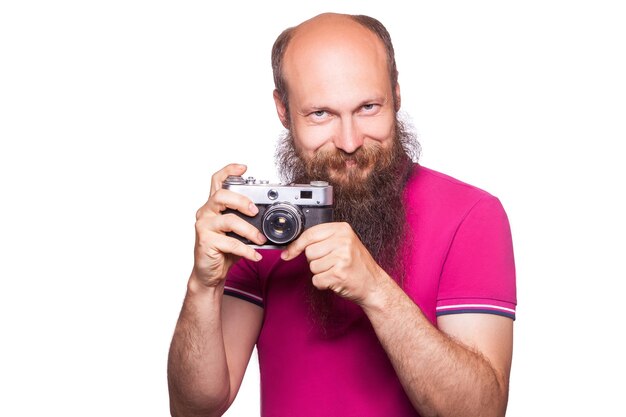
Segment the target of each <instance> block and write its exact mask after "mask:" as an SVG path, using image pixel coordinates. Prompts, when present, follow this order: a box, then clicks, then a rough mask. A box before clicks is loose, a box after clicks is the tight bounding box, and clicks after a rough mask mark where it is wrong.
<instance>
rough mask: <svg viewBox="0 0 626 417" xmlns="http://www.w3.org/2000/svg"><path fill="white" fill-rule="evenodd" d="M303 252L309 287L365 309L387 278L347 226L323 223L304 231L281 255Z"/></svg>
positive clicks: (293, 256)
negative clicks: (311, 285) (308, 270)
mask: <svg viewBox="0 0 626 417" xmlns="http://www.w3.org/2000/svg"><path fill="white" fill-rule="evenodd" d="M302 252H304V253H305V255H306V257H307V260H308V262H309V268H310V269H311V272H312V273H313V285H314V286H315V287H316V288H317V289H319V290H326V289H329V290H332V291H334V292H335V293H337V294H339V295H340V296H342V297H344V298H347V299H349V300H352V301H354V302H355V303H357V304H359V305H361V306H365V305H367V304H369V303H373V302H374V301H375V299H376V297H377V294H379V292H380V291H381V288H382V284H383V283H384V282H386V278H387V279H389V276H388V275H387V274H386V273H385V271H384V270H383V269H382V268H381V267H380V266H379V265H378V264H377V263H376V261H375V260H374V259H373V258H372V256H371V255H370V253H369V252H368V250H367V249H366V248H365V246H363V243H362V242H361V240H360V239H359V238H358V236H357V235H356V233H355V232H354V230H352V227H350V225H349V224H348V223H324V224H320V225H317V226H313V227H311V228H310V229H307V230H305V231H304V232H303V233H302V235H301V236H300V237H299V238H298V239H296V240H295V241H294V242H292V243H291V244H290V245H289V246H288V247H287V248H286V249H285V251H283V253H282V254H281V257H282V259H283V260H290V259H293V258H295V257H296V256H298V255H299V254H301V253H302Z"/></svg>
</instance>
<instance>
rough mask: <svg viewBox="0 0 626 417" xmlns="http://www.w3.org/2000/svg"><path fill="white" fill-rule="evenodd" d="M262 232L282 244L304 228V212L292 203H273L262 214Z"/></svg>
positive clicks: (269, 238) (270, 239) (276, 242)
mask: <svg viewBox="0 0 626 417" xmlns="http://www.w3.org/2000/svg"><path fill="white" fill-rule="evenodd" d="M262 226H263V233H264V234H265V237H267V239H268V240H269V241H271V242H273V243H275V244H277V245H284V244H287V243H289V242H291V241H292V240H294V239H295V238H296V237H298V236H299V235H300V233H301V232H302V230H303V228H304V214H303V213H302V211H301V210H300V209H299V208H298V207H297V206H294V205H293V204H289V203H274V204H272V205H271V206H269V207H268V209H267V210H266V211H265V214H264V215H263V221H262Z"/></svg>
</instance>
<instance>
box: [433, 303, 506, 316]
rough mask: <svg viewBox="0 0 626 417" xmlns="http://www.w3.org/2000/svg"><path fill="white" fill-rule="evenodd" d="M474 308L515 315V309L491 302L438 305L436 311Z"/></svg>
mask: <svg viewBox="0 0 626 417" xmlns="http://www.w3.org/2000/svg"><path fill="white" fill-rule="evenodd" d="M474 309H480V310H499V311H502V312H507V313H509V314H513V315H515V310H514V309H512V308H507V307H502V306H496V305H492V304H455V305H449V306H438V307H437V313H442V312H445V311H448V310H474Z"/></svg>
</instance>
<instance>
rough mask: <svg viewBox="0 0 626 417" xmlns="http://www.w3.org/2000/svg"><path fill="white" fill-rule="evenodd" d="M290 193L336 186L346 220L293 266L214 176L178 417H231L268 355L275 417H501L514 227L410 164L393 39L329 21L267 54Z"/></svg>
mask: <svg viewBox="0 0 626 417" xmlns="http://www.w3.org/2000/svg"><path fill="white" fill-rule="evenodd" d="M272 65H273V68H274V78H275V83H276V90H275V92H274V100H275V103H276V109H277V112H278V116H279V118H280V120H281V122H282V123H283V125H284V126H285V128H286V129H287V130H288V134H287V135H286V137H285V138H284V140H283V141H282V143H281V146H280V147H279V150H278V152H277V156H278V158H277V159H278V161H279V165H280V169H281V172H282V174H283V176H284V177H285V179H286V180H290V181H297V182H307V181H309V180H311V179H318V180H327V181H329V182H330V183H331V184H332V185H333V187H334V190H335V202H336V204H335V220H336V221H335V222H332V223H325V224H321V225H317V226H314V227H311V228H309V229H307V230H306V231H304V233H303V234H302V235H301V236H300V237H299V238H298V239H297V240H296V241H294V242H292V243H291V244H290V245H289V246H288V247H287V248H286V249H285V250H282V251H281V250H255V249H253V248H252V247H251V246H246V245H244V244H243V243H241V242H240V241H239V240H237V239H234V238H232V237H229V236H227V235H226V233H227V232H235V233H236V234H238V235H240V236H243V237H246V238H248V239H249V240H250V241H252V242H255V243H256V244H263V243H264V242H265V241H266V240H265V237H264V236H263V235H262V234H261V233H260V232H259V231H258V230H257V229H255V228H254V227H253V226H252V225H251V224H249V223H248V222H246V221H244V220H243V219H241V218H239V217H237V216H235V215H233V214H222V212H223V211H224V210H225V209H226V208H231V209H235V210H238V211H240V212H241V213H243V214H245V215H248V216H253V215H255V214H256V213H257V208H256V207H255V206H254V204H252V202H251V201H250V199H249V198H247V197H245V196H243V195H240V194H236V193H234V192H231V191H229V190H225V189H222V187H221V185H222V182H223V181H224V180H225V179H226V177H227V176H228V175H241V174H243V173H244V172H245V170H246V168H245V166H242V165H237V164H232V165H228V166H226V167H225V168H223V169H222V170H221V171H219V172H217V173H216V174H215V175H214V176H213V178H212V187H211V195H210V197H209V199H208V201H207V203H206V204H205V205H204V206H203V207H202V208H201V209H200V210H199V211H198V213H197V222H196V237H197V239H196V246H195V263H194V268H193V271H192V273H191V277H190V279H189V283H188V291H187V295H186V298H185V301H184V305H183V308H182V311H181V315H180V318H179V321H178V324H177V327H176V331H175V334H174V338H173V341H172V346H171V350H170V358H169V366H168V376H169V387H170V400H171V401H170V402H171V411H172V415H174V416H196V415H198V416H199V415H202V416H213V415H221V414H222V413H223V412H224V411H225V410H226V409H227V408H228V407H229V405H230V404H231V403H232V401H233V400H234V398H235V396H236V394H237V391H238V389H239V387H240V384H241V381H242V378H243V375H244V372H245V369H246V366H247V364H248V361H249V358H250V355H251V352H252V350H253V348H254V346H255V344H256V345H257V348H258V354H259V365H260V375H261V409H262V410H261V412H262V415H265V416H416V415H421V416H435V415H439V416H501V415H504V414H505V410H506V404H507V396H508V379H509V373H510V365H511V355H512V335H513V319H514V314H515V303H516V300H515V272H514V264H513V252H512V244H511V236H510V230H509V225H508V221H507V218H506V214H505V213H504V210H503V209H502V206H501V205H500V203H499V201H498V200H497V199H496V198H495V197H493V196H491V195H489V194H488V193H486V192H484V191H482V190H479V189H477V188H475V187H472V186H470V185H467V184H464V183H462V182H459V181H457V180H455V179H453V178H450V177H447V176H445V175H443V174H439V173H437V172H434V171H432V170H429V169H427V168H424V167H421V166H419V165H417V164H414V163H412V161H411V156H412V152H413V153H415V152H416V148H415V141H414V140H412V139H411V135H410V134H408V133H407V132H406V131H405V129H404V127H403V125H402V123H401V122H400V121H399V120H398V118H397V112H398V110H399V109H400V103H401V96H400V87H399V84H398V82H397V70H396V66H395V58H394V52H393V47H392V45H391V40H390V39H389V35H388V33H387V31H386V29H385V28H384V27H383V26H382V25H381V24H380V23H379V22H378V21H376V20H374V19H372V18H369V17H366V16H347V15H337V14H323V15H320V16H316V17H314V18H313V19H311V20H308V21H306V22H304V23H302V24H300V25H299V26H297V27H295V28H291V29H288V30H286V31H285V32H283V34H281V35H280V36H279V38H278V39H277V41H276V43H275V45H274V49H273V51H272Z"/></svg>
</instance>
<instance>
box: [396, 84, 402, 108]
mask: <svg viewBox="0 0 626 417" xmlns="http://www.w3.org/2000/svg"><path fill="white" fill-rule="evenodd" d="M395 93H396V111H398V110H400V104H401V102H402V99H401V98H400V83H396V91H395Z"/></svg>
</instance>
